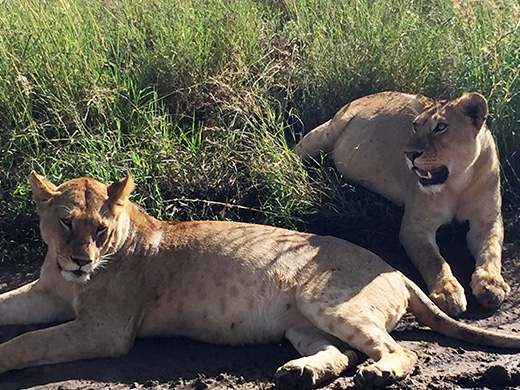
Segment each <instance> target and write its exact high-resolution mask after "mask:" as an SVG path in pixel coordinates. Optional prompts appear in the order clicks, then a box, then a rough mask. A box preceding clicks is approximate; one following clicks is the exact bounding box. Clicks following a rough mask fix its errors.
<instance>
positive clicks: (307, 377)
mask: <svg viewBox="0 0 520 390" xmlns="http://www.w3.org/2000/svg"><path fill="white" fill-rule="evenodd" d="M274 382H275V384H276V387H277V388H282V389H295V388H311V387H313V386H314V385H316V379H315V375H314V372H313V370H312V368H311V367H308V366H304V367H300V366H296V365H290V364H285V365H283V366H282V367H280V368H279V369H278V370H277V371H276V373H275V374H274Z"/></svg>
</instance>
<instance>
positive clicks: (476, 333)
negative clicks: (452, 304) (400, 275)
mask: <svg viewBox="0 0 520 390" xmlns="http://www.w3.org/2000/svg"><path fill="white" fill-rule="evenodd" d="M405 279H406V285H407V288H408V291H409V292H410V307H409V309H410V311H411V312H412V313H413V314H414V315H415V316H416V317H417V318H418V319H419V321H420V322H421V323H423V324H424V325H427V326H429V327H430V328H432V329H433V330H435V331H437V332H439V333H441V334H443V335H445V336H449V337H453V338H456V339H459V340H464V341H469V342H472V343H476V344H480V345H488V346H493V347H502V348H520V336H515V335H512V334H508V333H499V332H493V331H489V330H484V329H480V328H477V327H475V326H471V325H468V324H465V323H463V322H459V321H456V320H454V319H453V318H451V317H449V316H448V315H447V314H445V313H444V312H443V311H442V310H441V309H439V308H438V307H437V306H436V305H435V303H433V302H432V301H431V299H430V298H428V296H427V295H426V294H425V293H424V292H423V291H422V290H421V289H420V288H419V287H418V286H417V285H416V284H415V283H414V282H412V281H411V280H409V279H408V278H405Z"/></svg>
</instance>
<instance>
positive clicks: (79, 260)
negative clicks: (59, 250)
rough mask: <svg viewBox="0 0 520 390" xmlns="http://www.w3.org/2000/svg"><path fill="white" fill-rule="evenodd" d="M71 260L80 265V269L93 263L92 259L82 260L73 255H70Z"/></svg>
mask: <svg viewBox="0 0 520 390" xmlns="http://www.w3.org/2000/svg"><path fill="white" fill-rule="evenodd" d="M70 259H71V260H72V261H73V262H74V263H75V264H77V265H79V266H80V267H83V266H84V265H87V264H90V263H92V260H90V259H81V258H79V257H74V256H72V255H70Z"/></svg>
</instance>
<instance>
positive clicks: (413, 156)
mask: <svg viewBox="0 0 520 390" xmlns="http://www.w3.org/2000/svg"><path fill="white" fill-rule="evenodd" d="M423 153H424V152H416V151H411V152H404V154H405V156H406V157H407V158H408V160H410V161H411V162H412V163H413V162H414V161H415V159H416V158H418V157H421V156H422V154H423Z"/></svg>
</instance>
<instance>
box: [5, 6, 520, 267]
mask: <svg viewBox="0 0 520 390" xmlns="http://www.w3.org/2000/svg"><path fill="white" fill-rule="evenodd" d="M519 20H520V11H519V5H518V3H517V2H516V1H513V0H503V1H490V0H479V1H477V0H474V1H470V2H459V1H453V2H452V1H444V0H443V1H441V0H435V1H431V2H416V1H409V0H408V1H404V0H392V1H382V0H380V1H368V0H364V1H362V0H359V1H349V2H338V1H332V0H320V1H317V0H281V1H276V2H275V1H271V0H241V1H225V0H182V1H181V0H154V1H135V0H125V1H123V0H91V1H84V0H59V1H52V2H50V1H39V0H38V1H37V0H17V1H16V2H14V1H11V0H8V1H4V2H2V3H1V4H0V230H1V231H2V235H0V256H3V257H4V258H7V257H9V256H10V257H20V256H23V255H24V254H25V253H26V252H27V251H28V250H29V248H31V247H32V245H34V244H33V243H34V241H37V240H38V238H37V236H38V234H37V229H36V219H35V217H34V209H33V207H32V205H31V202H30V192H29V188H28V182H27V175H28V173H29V172H30V170H31V169H36V170H37V171H38V172H40V173H42V174H45V175H47V176H48V177H49V178H50V179H51V180H53V181H54V182H56V183H59V182H61V181H63V180H67V179H69V178H71V177H74V176H79V175H88V176H92V177H95V178H97V179H100V180H102V181H105V182H108V181H111V180H114V179H116V178H118V177H121V176H123V175H126V174H128V173H130V174H132V175H134V177H135V179H136V182H137V183H138V187H137V190H136V192H135V197H134V199H135V200H136V201H137V202H139V203H140V204H142V205H143V206H145V207H146V208H147V209H148V210H149V211H150V212H151V213H153V214H154V215H156V216H158V217H161V218H180V219H203V218H204V219H223V218H224V219H225V218H227V219H235V220H245V221H254V222H261V223H271V224H276V225H279V226H286V227H290V228H299V229H305V230H311V231H320V232H327V233H331V234H335V233H337V234H338V235H341V236H344V237H348V238H353V239H356V235H357V236H366V235H367V232H372V231H377V229H378V227H379V226H378V224H379V223H380V222H378V221H379V220H380V219H378V218H379V215H381V214H384V215H385V216H386V217H385V218H384V219H385V220H387V221H391V222H388V223H390V224H391V225H392V227H393V226H394V225H395V223H398V220H399V215H398V212H396V211H395V209H394V208H393V207H392V206H390V205H389V204H388V203H386V202H384V201H382V200H381V199H380V198H378V197H374V196H372V195H370V194H368V193H366V192H363V191H359V190H356V189H354V188H353V187H351V186H349V185H347V184H345V182H344V181H343V180H342V179H341V178H340V177H336V175H335V173H334V171H333V170H328V169H322V168H321V167H303V166H302V165H301V164H300V162H299V161H298V160H297V159H296V158H295V156H294V155H293V154H292V153H291V152H290V149H291V147H292V145H293V144H294V142H295V141H296V140H297V139H299V137H300V136H301V134H302V132H304V131H306V130H309V129H311V128H312V127H313V126H315V125H317V124H318V123H320V122H322V121H324V120H326V119H328V118H330V117H331V116H332V115H333V114H334V113H335V112H336V111H337V109H338V108H339V107H341V106H342V105H343V104H344V103H346V102H347V101H348V100H351V99H353V98H356V97H358V96H362V95H366V94H368V93H372V92H378V91H382V90H389V89H392V90H399V91H406V92H414V93H423V94H426V95H429V96H431V97H434V98H450V97H455V96H457V95H459V94H461V93H462V92H464V91H478V92H481V93H483V94H485V95H486V96H487V97H488V99H489V104H490V117H489V124H490V126H491V128H492V130H493V132H494V134H495V136H496V138H497V142H498V146H499V151H500V157H501V163H502V167H503V172H504V174H503V184H504V185H503V192H504V208H505V211H506V218H509V219H508V220H509V221H516V220H518V212H517V210H518V205H519V204H520V196H519V194H520V178H519V175H520V157H519V155H518V153H517V150H519V148H520V135H519V134H518V126H519V122H520V96H519V91H520V83H519V73H520V70H519V67H518V64H519V63H520V50H519V49H520V32H519V31H518V30H519ZM359 192H361V193H359ZM396 213H397V214H396ZM508 213H509V214H508ZM396 215H397V216H396ZM508 215H509V217H508ZM22 226H27V227H26V228H22ZM358 238H359V237H358ZM363 239H364V238H363V237H361V238H360V239H359V240H361V241H363ZM7 253H9V254H11V255H9V256H6V254H7Z"/></svg>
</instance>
